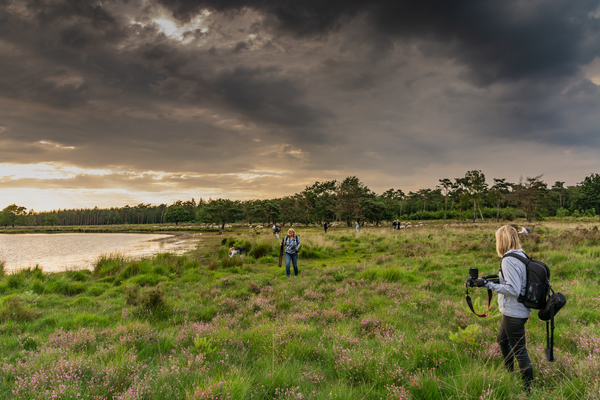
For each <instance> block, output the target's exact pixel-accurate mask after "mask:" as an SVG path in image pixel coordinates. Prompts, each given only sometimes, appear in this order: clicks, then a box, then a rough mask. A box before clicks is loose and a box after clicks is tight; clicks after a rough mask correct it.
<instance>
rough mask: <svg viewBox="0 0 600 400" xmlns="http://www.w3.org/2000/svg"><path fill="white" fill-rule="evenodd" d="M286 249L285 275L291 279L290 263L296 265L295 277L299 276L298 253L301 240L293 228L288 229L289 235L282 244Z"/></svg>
mask: <svg viewBox="0 0 600 400" xmlns="http://www.w3.org/2000/svg"><path fill="white" fill-rule="evenodd" d="M281 243H282V244H283V247H284V248H285V273H286V275H287V277H288V278H289V277H290V275H291V271H290V263H292V264H293V265H294V275H295V276H298V252H299V251H300V238H299V237H298V236H297V235H296V231H295V230H293V229H292V228H290V229H288V234H287V236H286V237H284V238H283V241H282V242H281Z"/></svg>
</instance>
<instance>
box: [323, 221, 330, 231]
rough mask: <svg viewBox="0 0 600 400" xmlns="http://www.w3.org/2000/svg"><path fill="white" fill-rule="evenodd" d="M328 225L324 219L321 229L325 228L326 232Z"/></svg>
mask: <svg viewBox="0 0 600 400" xmlns="http://www.w3.org/2000/svg"><path fill="white" fill-rule="evenodd" d="M328 226H329V225H327V221H325V222H324V223H323V229H324V230H325V233H327V227H328Z"/></svg>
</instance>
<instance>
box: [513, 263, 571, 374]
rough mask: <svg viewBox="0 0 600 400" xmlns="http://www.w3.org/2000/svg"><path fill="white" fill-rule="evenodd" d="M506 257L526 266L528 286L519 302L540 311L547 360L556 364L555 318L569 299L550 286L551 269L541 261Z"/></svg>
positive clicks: (539, 316)
mask: <svg viewBox="0 0 600 400" xmlns="http://www.w3.org/2000/svg"><path fill="white" fill-rule="evenodd" d="M504 257H513V258H516V259H517V260H520V261H521V262H522V263H523V264H525V271H526V273H527V286H526V289H527V290H526V291H525V294H524V295H519V297H518V298H517V301H519V302H521V303H523V305H524V306H525V307H529V308H534V309H536V310H539V311H538V318H539V319H541V320H542V321H546V349H545V350H544V352H545V353H546V359H547V360H548V361H549V362H554V361H556V359H555V358H554V316H555V315H556V313H558V311H559V310H560V309H561V308H563V307H564V306H565V304H567V299H566V297H565V296H564V295H563V294H562V293H555V292H554V290H552V286H550V268H548V266H547V265H546V264H544V263H543V262H541V261H536V260H534V259H532V258H531V257H529V256H527V257H522V256H520V255H518V254H515V253H508V254H505V255H504ZM504 257H502V258H504Z"/></svg>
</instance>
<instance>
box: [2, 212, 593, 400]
mask: <svg viewBox="0 0 600 400" xmlns="http://www.w3.org/2000/svg"><path fill="white" fill-rule="evenodd" d="M496 228H497V225H495V224H477V225H470V224H469V225H457V226H452V225H444V224H437V225H428V226H422V227H420V228H413V229H406V230H403V231H401V232H397V233H393V232H391V231H390V230H384V229H375V228H373V229H370V230H363V231H361V232H360V233H354V232H351V231H348V230H345V229H339V230H336V231H334V232H332V233H330V234H328V235H324V234H323V233H321V232H320V231H317V230H310V229H309V230H306V231H305V230H304V229H299V230H298V232H299V234H300V238H301V240H302V242H303V245H302V252H301V255H300V270H301V274H300V276H299V277H298V278H294V277H292V279H289V280H288V279H287V278H286V277H285V272H284V271H283V268H281V269H280V268H277V265H276V261H277V254H278V243H277V241H276V240H275V239H274V238H273V237H272V235H256V234H254V233H252V234H243V233H240V232H238V233H234V234H231V235H230V236H225V237H223V238H219V239H216V238H213V239H212V240H220V242H219V243H216V244H217V246H209V247H206V248H203V249H201V250H199V251H197V252H195V253H194V254H191V255H187V256H173V255H169V254H162V255H158V256H156V257H155V258H153V259H145V260H137V261H130V260H127V259H126V258H125V257H123V256H120V255H112V256H110V255H107V256H105V257H102V258H100V259H98V260H97V262H96V264H95V268H94V270H93V271H78V272H65V273H60V274H43V273H42V271H41V270H39V269H29V270H24V271H21V272H19V273H16V274H11V275H5V276H3V277H2V278H1V280H0V293H1V295H2V296H3V297H2V298H1V303H2V305H1V308H0V360H2V361H1V362H0V377H1V379H2V380H1V383H0V397H2V398H10V397H16V398H24V399H28V398H31V399H47V398H51V396H52V395H56V396H57V397H56V398H65V399H69V398H98V399H99V398H114V399H146V398H148V399H173V398H188V399H226V398H231V399H271V398H277V399H381V398H391V399H408V398H418V399H435V398H464V399H492V398H493V399H505V398H526V396H525V395H524V394H523V393H521V392H520V388H521V385H520V380H519V377H518V376H517V375H515V374H510V373H508V372H505V371H504V370H503V368H502V367H501V364H502V362H501V356H500V352H499V349H498V346H497V345H496V344H495V335H496V330H497V326H498V324H499V318H500V315H499V314H498V311H497V307H496V306H494V309H493V312H492V316H491V317H490V318H488V319H485V320H481V319H478V318H476V317H475V316H473V315H472V314H471V313H470V311H469V310H468V308H467V307H466V304H465V301H464V281H465V279H466V277H467V271H468V268H469V267H471V266H476V267H478V268H479V269H480V271H481V272H486V273H495V272H496V271H497V270H498V266H499V259H498V257H497V256H496V255H495V249H494V241H493V232H494V230H495V229H496ZM599 244H600V232H599V231H598V227H597V224H596V225H592V224H588V225H586V226H577V225H563V224H562V223H546V224H544V225H538V226H536V227H535V229H534V232H533V234H532V235H529V236H526V237H524V248H525V250H526V251H527V252H528V253H529V254H531V255H533V256H535V258H538V259H541V260H544V261H546V262H547V263H548V264H549V266H550V268H551V269H552V273H553V276H552V282H553V285H554V288H555V289H556V290H557V291H561V292H562V293H564V294H565V295H566V296H567V298H568V301H569V303H568V305H567V307H566V308H565V309H563V310H562V311H561V313H560V315H559V317H558V319H557V331H556V338H555V342H556V344H555V353H556V357H557V359H558V361H557V362H555V363H552V364H550V363H548V362H547V361H546V360H545V357H544V353H543V348H544V347H545V324H543V323H541V322H539V321H538V320H537V317H536V316H535V314H532V318H531V320H530V321H529V322H528V324H527V329H528V334H529V339H530V342H529V344H528V345H529V349H530V355H531V357H532V361H533V363H534V370H535V376H536V378H535V387H534V390H533V392H532V393H531V395H530V396H529V398H534V399H553V398H556V399H559V398H561V399H562V398H572V399H585V398H594V396H596V397H598V396H600V383H599V381H598V380H597V377H598V375H599V373H600V350H598V349H600V330H599V329H598V327H597V324H598V319H600V297H598V283H599V278H600V262H599V261H598V260H599V256H600V247H598V245H599ZM232 245H242V246H244V247H246V248H247V249H249V251H250V255H249V256H248V257H246V258H236V259H229V257H228V256H227V254H226V253H227V248H228V247H229V246H232ZM475 296H476V297H477V299H476V302H475V303H476V307H478V308H479V309H480V310H481V309H482V308H483V300H484V296H485V294H484V292H483V291H479V292H477V293H476V295H475ZM494 300H495V298H494Z"/></svg>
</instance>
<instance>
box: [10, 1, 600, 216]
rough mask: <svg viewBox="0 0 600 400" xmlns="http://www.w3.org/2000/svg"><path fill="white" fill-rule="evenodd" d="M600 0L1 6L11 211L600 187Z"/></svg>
mask: <svg viewBox="0 0 600 400" xmlns="http://www.w3.org/2000/svg"><path fill="white" fill-rule="evenodd" d="M599 7H600V0H593V1H592V0H577V1H574V0H502V1H498V0H454V1H447V0H394V1H392V0H362V1H361V0H343V1H342V0H327V1H323V0H303V1H298V0H295V1H292V0H250V1H241V0H206V1H198V0H196V1H193V0H97V1H93V0H92V1H89V0H31V1H28V0H0V209H1V208H3V207H5V206H7V205H9V204H12V203H17V204H19V205H23V206H25V207H27V208H29V209H31V208H33V209H35V210H45V209H53V208H59V207H60V208H65V207H94V206H99V207H110V206H123V205H125V204H129V205H136V204H138V203H142V202H143V203H152V204H160V203H171V202H173V201H174V200H176V199H183V200H187V199H190V198H192V197H193V198H196V199H198V198H200V197H203V198H209V197H212V198H216V197H227V198H232V199H249V198H269V197H280V196H285V195H291V194H293V193H295V192H297V191H300V190H302V189H303V188H304V186H305V185H308V184H312V183H313V182H314V181H316V180H319V181H323V180H331V179H338V180H339V179H343V178H345V177H347V176H351V175H356V176H358V177H359V178H360V179H361V180H362V181H363V182H364V183H365V184H366V185H367V186H368V187H370V188H371V189H373V190H375V191H376V192H378V193H381V192H383V191H384V190H386V189H389V188H392V187H393V188H396V189H398V188H400V189H403V190H405V191H409V190H417V189H419V188H425V187H435V185H436V184H437V183H438V179H440V178H456V177H462V176H464V174H465V172H466V171H467V170H472V169H480V170H482V171H483V172H484V174H485V175H486V176H487V178H488V181H489V182H491V181H492V178H507V179H508V180H509V181H512V182H515V181H518V180H519V177H520V176H522V175H523V176H537V175H540V174H544V178H543V179H544V180H545V181H546V182H547V183H549V184H552V183H554V182H555V181H557V180H560V181H565V182H566V183H567V184H568V185H573V184H576V183H577V182H580V181H582V180H583V178H584V177H585V176H586V175H589V174H590V173H592V172H596V173H597V172H600V157H599V155H600V151H599V150H600V135H599V133H600V112H599V111H600V109H599V106H600V91H599V90H598V86H597V85H600V58H598V56H600V10H599Z"/></svg>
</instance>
